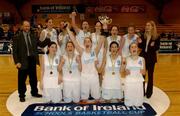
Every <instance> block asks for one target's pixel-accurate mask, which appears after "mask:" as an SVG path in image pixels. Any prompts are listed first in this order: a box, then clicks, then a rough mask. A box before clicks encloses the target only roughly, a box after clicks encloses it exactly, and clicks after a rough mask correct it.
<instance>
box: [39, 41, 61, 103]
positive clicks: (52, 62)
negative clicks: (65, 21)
mask: <svg viewBox="0 0 180 116" xmlns="http://www.w3.org/2000/svg"><path fill="white" fill-rule="evenodd" d="M56 52H57V45H56V43H55V42H50V43H49V44H48V53H47V54H45V55H43V56H42V60H41V83H40V87H41V89H42V90H43V97H44V98H45V100H46V101H47V102H54V103H57V102H60V101H61V99H62V93H61V88H60V84H61V83H62V77H61V76H60V74H59V71H58V65H59V61H60V60H59V56H58V55H57V54H56Z"/></svg>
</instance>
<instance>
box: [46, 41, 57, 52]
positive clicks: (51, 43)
mask: <svg viewBox="0 0 180 116" xmlns="http://www.w3.org/2000/svg"><path fill="white" fill-rule="evenodd" d="M53 44H54V45H56V47H57V44H56V43H55V42H53V41H51V42H50V43H49V44H48V48H49V47H51V45H53ZM46 54H49V50H47V52H46Z"/></svg>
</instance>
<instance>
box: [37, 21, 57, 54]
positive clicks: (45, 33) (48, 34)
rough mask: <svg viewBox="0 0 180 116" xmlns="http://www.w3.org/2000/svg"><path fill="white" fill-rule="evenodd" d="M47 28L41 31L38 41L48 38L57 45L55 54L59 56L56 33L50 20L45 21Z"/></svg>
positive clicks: (45, 49)
mask: <svg viewBox="0 0 180 116" xmlns="http://www.w3.org/2000/svg"><path fill="white" fill-rule="evenodd" d="M46 25H47V28H46V29H43V30H42V32H41V34H40V38H39V40H40V41H44V40H45V39H46V38H49V39H50V40H51V41H53V42H55V43H56V44H57V54H58V55H59V54H60V49H59V45H58V41H57V32H56V30H55V29H54V28H53V20H52V19H51V18H48V19H46ZM44 52H45V53H46V52H47V46H46V47H45V48H44Z"/></svg>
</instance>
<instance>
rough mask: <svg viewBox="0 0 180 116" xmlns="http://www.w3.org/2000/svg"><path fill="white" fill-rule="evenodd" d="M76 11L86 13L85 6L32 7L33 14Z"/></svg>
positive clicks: (55, 5)
mask: <svg viewBox="0 0 180 116" xmlns="http://www.w3.org/2000/svg"><path fill="white" fill-rule="evenodd" d="M72 11H76V12H78V13H84V12H85V6H84V5H57V4H54V5H53V4H51V5H32V13H49V14H51V13H71V12H72Z"/></svg>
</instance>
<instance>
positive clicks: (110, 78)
mask: <svg viewBox="0 0 180 116" xmlns="http://www.w3.org/2000/svg"><path fill="white" fill-rule="evenodd" d="M118 48H119V44H118V43H117V42H116V41H113V42H111V43H110V48H109V51H110V54H109V55H107V56H106V58H105V57H104V58H105V59H104V60H103V66H104V68H105V74H104V76H103V82H102V98H103V99H105V100H106V102H110V100H112V99H117V100H118V101H121V99H122V98H123V94H122V87H121V80H120V77H121V75H120V72H121V64H122V58H121V56H119V55H118Z"/></svg>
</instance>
